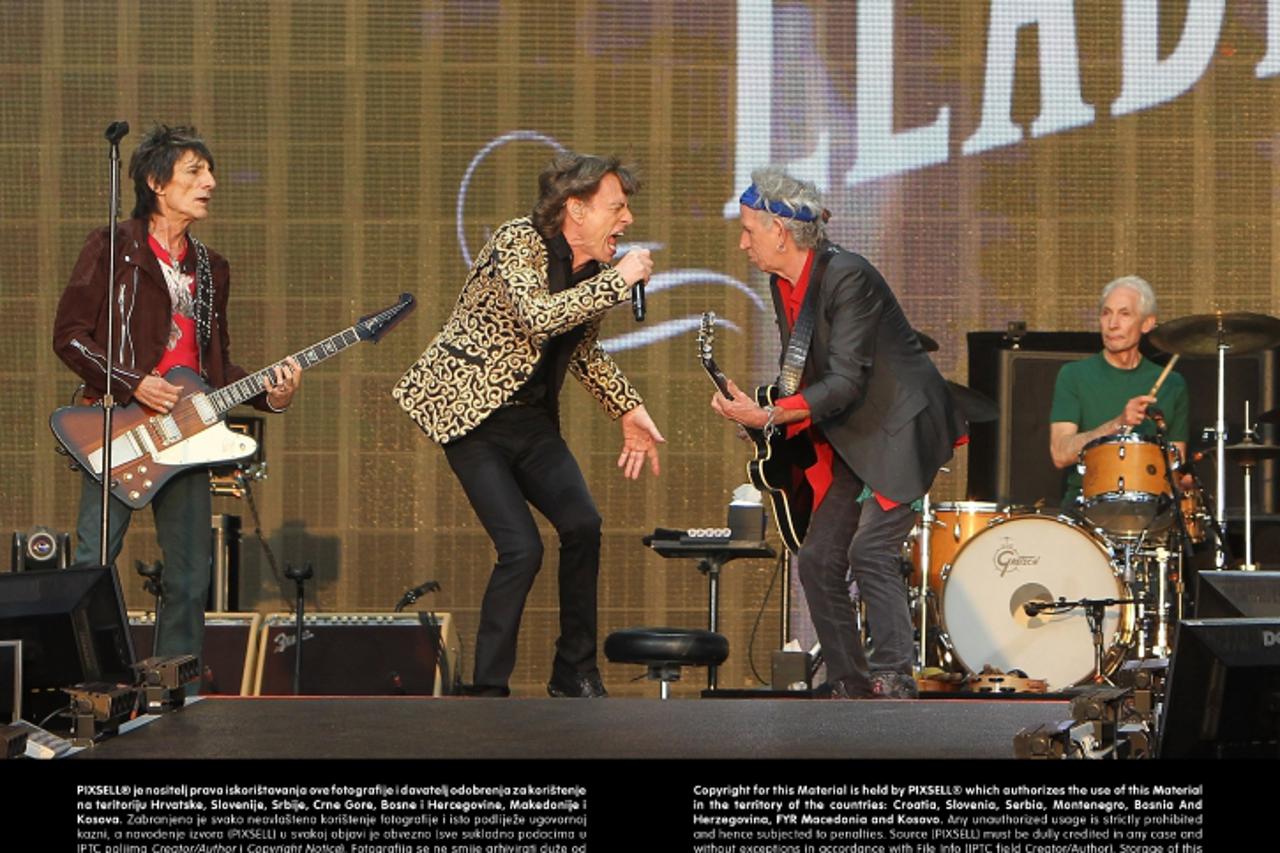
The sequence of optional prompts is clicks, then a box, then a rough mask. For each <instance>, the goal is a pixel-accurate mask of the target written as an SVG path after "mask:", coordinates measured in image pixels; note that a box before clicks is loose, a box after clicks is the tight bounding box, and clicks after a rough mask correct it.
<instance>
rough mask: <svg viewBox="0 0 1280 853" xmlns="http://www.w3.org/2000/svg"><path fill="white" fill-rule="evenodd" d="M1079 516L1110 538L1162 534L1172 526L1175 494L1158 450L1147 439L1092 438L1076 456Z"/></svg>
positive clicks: (1133, 436) (1131, 436)
mask: <svg viewBox="0 0 1280 853" xmlns="http://www.w3.org/2000/svg"><path fill="white" fill-rule="evenodd" d="M1080 465H1081V473H1082V474H1083V475H1084V482H1083V485H1082V490H1081V502H1082V506H1081V510H1082V511H1083V513H1084V516H1085V518H1087V519H1089V521H1091V522H1093V523H1094V524H1095V525H1097V526H1098V527H1101V528H1102V529H1103V530H1105V531H1107V532H1108V533H1110V534H1111V535H1112V536H1118V537H1122V538H1132V537H1137V536H1142V535H1143V534H1146V533H1160V532H1162V531H1165V530H1168V529H1169V526H1170V525H1171V524H1173V497H1172V495H1173V492H1172V491H1171V490H1170V488H1169V474H1168V471H1169V468H1168V461H1167V460H1166V459H1165V455H1164V452H1163V451H1162V450H1161V449H1160V444H1159V443H1158V442H1157V441H1156V440H1155V439H1154V438H1149V437H1147V436H1145V435H1136V434H1134V433H1121V434H1119V435H1104V436H1103V437H1102V438H1095V439H1094V440H1093V441H1091V442H1089V443H1088V444H1086V445H1085V446H1084V450H1082V451H1081V452H1080Z"/></svg>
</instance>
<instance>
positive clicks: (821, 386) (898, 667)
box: [711, 168, 967, 699]
mask: <svg viewBox="0 0 1280 853" xmlns="http://www.w3.org/2000/svg"><path fill="white" fill-rule="evenodd" d="M751 177H752V181H753V183H752V185H751V186H750V187H748V188H747V190H746V192H744V193H743V194H742V198H741V199H740V202H741V207H740V214H741V218H742V234H741V237H740V239H739V241H738V246H739V248H741V249H742V250H743V251H744V252H746V253H747V257H748V258H749V259H750V260H751V262H752V263H753V264H755V265H756V266H757V267H759V268H760V270H761V271H763V272H767V273H769V274H770V276H771V278H770V289H771V291H772V293H773V302H774V309H775V311H776V313H777V317H778V328H779V330H780V331H781V333H782V350H783V354H784V355H783V359H782V365H781V366H782V367H783V375H784V376H785V375H786V374H787V369H786V361H787V349H788V344H789V343H790V342H791V338H792V336H793V334H792V333H793V332H795V333H796V334H795V336H796V337H797V339H799V338H801V333H800V332H799V329H800V328H804V327H806V326H808V325H809V323H812V333H811V334H812V337H811V339H810V343H809V346H808V348H807V353H806V354H804V355H803V372H802V374H801V377H802V378H801V379H800V382H799V386H798V388H797V389H788V388H783V389H781V393H783V394H784V396H782V397H781V398H780V399H778V400H777V402H776V404H775V405H773V406H767V407H762V406H760V405H758V404H757V403H756V402H755V401H754V400H752V399H751V398H750V397H748V396H747V395H745V394H743V393H742V391H740V390H739V389H738V388H737V386H735V385H733V384H732V383H730V392H731V395H732V399H725V398H724V397H722V396H721V395H719V394H717V395H716V396H715V397H714V398H713V399H712V402H711V406H712V408H713V409H715V410H716V411H717V412H719V413H720V414H721V415H723V416H724V417H726V418H729V419H730V420H734V421H737V422H738V423H740V424H742V425H743V426H747V427H751V428H754V429H765V428H766V427H778V428H785V429H787V430H788V431H789V432H792V433H795V432H800V431H807V432H808V435H809V438H810V439H811V441H812V442H813V445H814V449H815V451H816V456H817V463H816V464H815V465H813V466H812V467H810V468H808V469H807V470H806V471H805V476H806V478H807V479H808V481H809V484H810V485H811V486H812V488H813V492H814V510H813V515H812V517H811V518H810V521H809V529H808V533H807V535H806V537H805V540H804V543H803V545H802V547H801V548H800V552H799V555H798V560H799V574H800V581H801V584H802V585H803V586H804V591H805V599H806V601H807V602H808V604H809V613H810V616H811V617H812V619H813V625H814V629H815V630H816V631H817V634H818V640H819V642H821V643H822V652H823V657H824V658H825V660H826V664H827V685H826V689H827V690H829V692H830V694H831V695H832V696H833V697H836V698H851V699H856V698H869V697H878V698H914V697H915V696H916V695H917V690H916V683H915V679H914V678H913V677H912V661H913V659H914V656H913V654H912V650H913V645H912V643H913V633H912V629H911V614H910V612H909V610H908V605H907V588H906V584H905V582H904V580H903V577H902V573H901V570H900V567H899V554H900V549H901V546H902V542H903V541H904V540H905V539H906V537H907V535H908V534H909V533H910V531H911V527H912V525H913V524H915V520H916V509H915V507H916V504H917V502H918V501H919V500H920V498H922V497H923V495H924V493H925V492H926V491H928V489H929V486H930V484H932V482H933V478H934V477H935V476H936V475H937V473H938V470H939V468H941V467H942V465H943V463H945V462H946V461H947V459H949V458H950V457H951V452H952V447H953V446H954V445H955V444H957V443H960V442H961V441H962V440H963V436H964V434H965V432H966V431H967V430H966V427H965V424H964V420H963V417H962V416H961V415H960V414H959V412H958V411H957V410H956V409H955V407H954V405H953V403H952V400H951V397H950V395H949V393H948V392H947V387H946V383H945V382H944V381H943V379H942V376H941V375H940V374H939V373H938V371H937V369H936V368H935V367H934V366H933V362H932V361H930V360H929V357H928V356H927V355H926V354H925V352H924V349H923V348H922V347H921V345H920V341H919V338H918V337H917V335H916V333H915V332H914V331H913V330H912V328H911V324H910V323H909V322H908V321H907V318H906V315H904V314H903V312H902V308H901V307H899V305H898V300H897V299H896V298H895V297H894V295H893V291H891V290H890V289H889V286H888V284H886V283H885V280H884V278H883V277H881V275H880V273H879V272H878V271H877V270H876V268H875V267H873V266H872V265H871V263H870V262H869V261H867V259H866V258H863V257H862V256H860V255H857V254H854V253H853V252H847V251H844V250H843V249H841V248H839V247H838V246H835V245H833V244H831V243H829V242H827V239H826V221H827V218H828V215H829V214H828V213H827V211H826V210H825V209H824V207H823V205H822V200H821V198H820V197H819V195H818V192H817V189H816V188H815V187H814V186H813V185H812V184H809V183H806V182H803V181H798V180H796V179H795V178H792V177H790V176H789V175H787V174H785V173H784V172H782V171H780V170H778V169H772V168H771V169H762V170H759V171H757V172H755V173H753V174H752V176H751ZM815 268H818V270H819V271H818V272H817V273H815ZM811 277H813V278H814V279H816V280H812V281H811ZM814 288H816V290H815V289H814ZM793 357H794V358H797V359H798V358H799V357H800V356H799V355H797V356H793ZM850 574H852V577H853V579H854V580H855V581H856V582H857V585H858V593H859V595H860V596H861V598H862V601H863V602H864V603H865V604H866V609H867V621H868V626H869V628H870V634H871V637H872V641H873V650H872V652H871V654H870V657H869V658H868V655H867V653H866V652H865V650H864V649H863V648H862V643H861V640H860V639H859V635H858V630H857V622H856V620H855V618H854V613H853V607H852V604H851V602H850V599H849V577H850Z"/></svg>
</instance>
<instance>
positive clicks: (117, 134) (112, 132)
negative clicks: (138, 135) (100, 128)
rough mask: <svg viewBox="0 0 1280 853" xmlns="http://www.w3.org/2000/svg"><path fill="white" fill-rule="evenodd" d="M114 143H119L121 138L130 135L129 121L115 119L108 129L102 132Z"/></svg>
mask: <svg viewBox="0 0 1280 853" xmlns="http://www.w3.org/2000/svg"><path fill="white" fill-rule="evenodd" d="M102 135H103V136H105V137H106V138H107V141H108V142H110V143H111V144H112V145H119V144H120V140H121V139H124V138H125V137H126V136H128V135H129V122H127V121H113V122H111V124H109V125H107V130H106V132H105V133H103V134H102Z"/></svg>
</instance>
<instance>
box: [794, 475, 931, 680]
mask: <svg viewBox="0 0 1280 853" xmlns="http://www.w3.org/2000/svg"><path fill="white" fill-rule="evenodd" d="M831 474H832V483H831V488H830V490H829V491H828V492H827V495H826V497H825V498H823V500H822V503H821V504H820V505H819V506H818V509H817V511H816V512H815V513H814V514H813V518H812V519H810V521H809V532H808V533H807V535H806V536H805V540H804V544H803V545H802V546H801V548H800V554H799V556H798V561H799V572H800V583H801V586H803V587H804V596H805V601H806V602H807V603H808V605H809V615H810V617H811V618H812V619H813V627H814V630H815V631H816V632H817V634H818V641H819V642H820V643H822V655H823V657H824V658H825V659H826V662H827V679H828V681H836V680H837V679H844V680H848V681H852V682H853V684H855V685H857V686H859V687H862V688H864V689H867V690H869V689H870V681H869V676H870V674H872V673H880V672H885V673H899V674H904V675H910V674H911V667H912V648H913V646H912V643H913V640H914V638H913V635H912V631H911V611H910V609H909V607H908V604H907V585H906V582H905V581H904V580H903V577H902V571H901V568H900V557H901V553H902V543H903V540H905V539H906V537H907V534H908V533H910V532H911V526H912V525H913V524H915V518H916V513H915V512H914V511H913V510H912V509H911V507H910V506H908V505H906V504H900V505H898V506H896V507H894V508H893V509H891V510H888V511H886V510H884V509H882V508H881V507H880V504H879V503H877V502H876V499H875V498H874V497H873V498H871V499H869V500H867V501H866V502H864V503H861V504H860V503H858V497H859V495H861V494H862V488H863V484H862V480H861V479H859V477H858V476H857V475H856V474H854V473H853V471H851V470H850V469H849V466H847V465H845V464H844V462H843V461H842V460H841V459H840V457H839V456H837V457H836V458H835V460H834V461H833V463H832V466H831ZM851 576H852V580H855V581H857V583H858V594H859V596H861V598H862V601H863V602H864V603H865V604H866V605H867V624H868V626H869V628H870V629H871V636H872V639H873V640H874V646H875V648H874V651H873V653H872V655H871V660H870V662H869V665H868V660H867V655H866V653H865V651H864V649H863V648H862V641H861V639H860V638H859V636H858V629H857V622H856V620H855V618H854V613H853V604H852V602H851V601H850V599H849V586H850V579H851Z"/></svg>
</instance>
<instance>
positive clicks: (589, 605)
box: [444, 406, 600, 687]
mask: <svg viewBox="0 0 1280 853" xmlns="http://www.w3.org/2000/svg"><path fill="white" fill-rule="evenodd" d="M444 452H445V457H446V458H447V459H448V461H449V466H450V467H451V468H452V469H453V472H454V473H455V474H456V475H457V476H458V480H459V482H461V483H462V488H463V490H464V491H465V492H466V493H467V498H468V500H470V501H471V506H472V508H473V509H475V511H476V515H477V516H478V517H479V519H480V523H481V524H483V525H484V529H485V531H486V532H488V534H489V538H490V539H491V540H493V546H494V548H495V549H496V551H497V552H498V561H497V563H496V564H494V567H493V574H492V575H490V577H489V585H488V587H487V588H486V589H485V593H484V600H483V602H482V603H481V605H480V630H479V632H478V634H477V636H476V651H475V678H474V683H475V684H476V685H477V686H486V687H506V686H507V682H508V681H509V680H510V678H511V673H512V670H514V669H515V663H516V642H517V640H518V638H519V633H520V617H521V614H522V613H523V612H524V603H525V599H526V598H527V597H528V595H529V590H530V589H531V588H532V587H533V580H534V578H535V577H536V576H537V574H538V570H539V569H540V568H541V567H542V538H541V536H539V534H538V527H537V525H536V524H535V523H534V520H533V514H532V513H531V512H530V511H529V504H532V505H533V506H534V508H535V509H537V510H538V512H540V513H542V515H544V516H545V517H546V518H547V520H548V521H550V522H551V524H552V525H553V526H554V527H555V529H556V533H557V534H558V535H559V537H560V637H559V639H558V640H556V656H555V662H554V664H553V666H554V671H558V672H563V673H564V674H565V675H571V674H573V673H576V672H589V671H592V670H594V669H595V668H596V584H597V577H598V575H599V572H600V513H599V512H598V511H597V510H596V505H595V501H593V500H592V499H591V493H590V492H589V491H588V490H587V483H586V480H584V479H583V477H582V470H581V469H580V468H579V467H578V463H577V460H575V459H574V458H573V454H572V453H570V452H569V447H568V445H566V444H565V443H564V439H563V438H561V437H560V431H559V429H558V428H557V427H556V424H555V422H554V421H553V420H552V417H551V414H550V413H549V412H547V411H546V410H544V409H541V408H539V407H536V406H510V407H507V408H503V409H499V410H498V411H496V412H494V413H493V414H492V415H490V416H489V417H488V418H487V419H486V420H485V421H484V422H483V423H482V424H480V426H478V427H476V428H475V429H474V430H472V431H471V432H470V433H468V434H467V435H466V436H464V437H463V438H460V439H458V440H457V441H453V442H450V443H449V444H447V445H445V449H444Z"/></svg>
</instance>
